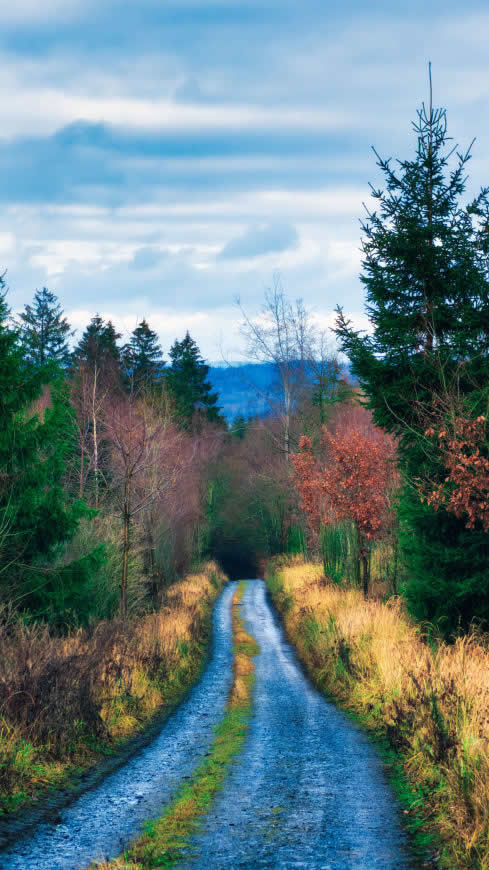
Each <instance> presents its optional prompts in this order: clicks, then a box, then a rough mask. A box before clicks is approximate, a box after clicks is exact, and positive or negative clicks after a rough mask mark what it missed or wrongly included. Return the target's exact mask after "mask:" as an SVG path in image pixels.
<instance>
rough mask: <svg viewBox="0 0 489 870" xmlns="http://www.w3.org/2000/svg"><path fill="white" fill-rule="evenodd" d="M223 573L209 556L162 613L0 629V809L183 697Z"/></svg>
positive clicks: (90, 759) (61, 777)
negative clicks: (65, 628) (89, 623)
mask: <svg viewBox="0 0 489 870" xmlns="http://www.w3.org/2000/svg"><path fill="white" fill-rule="evenodd" d="M225 579H226V578H225V577H224V575H223V574H222V572H221V571H220V570H219V569H218V567H217V566H216V565H215V564H214V563H212V562H210V563H208V564H207V565H205V566H204V567H203V568H202V570H201V571H200V572H199V573H195V574H192V575H190V576H188V577H186V578H185V579H184V580H182V581H180V582H178V583H175V584H174V585H173V586H171V587H170V588H169V589H168V592H167V594H166V596H165V600H164V603H163V606H162V608H161V609H160V610H159V611H158V612H156V613H151V614H148V615H146V616H144V617H141V618H138V619H132V620H129V621H127V622H121V621H120V620H114V621H113V622H106V623H100V624H99V625H98V626H97V627H96V629H95V630H94V631H92V632H90V633H88V632H82V631H77V632H76V633H74V634H72V635H71V636H68V637H65V638H59V637H56V636H52V635H50V633H49V631H48V629H46V628H36V627H32V628H29V627H25V626H14V627H12V626H7V627H5V629H3V630H1V629H0V814H1V813H2V812H6V811H10V810H12V809H14V808H16V807H17V806H19V805H20V804H22V803H23V802H24V801H25V800H27V799H29V798H30V797H31V796H32V795H34V794H35V793H37V792H38V791H39V790H41V789H42V788H44V787H46V786H48V785H50V786H53V785H59V784H62V783H64V781H65V780H66V777H67V776H69V775H70V773H72V772H73V771H74V770H76V771H77V772H78V771H79V770H81V769H85V768H87V767H88V766H90V765H92V764H93V763H95V762H96V761H97V760H98V759H99V758H100V757H101V756H102V754H103V753H105V752H106V751H107V749H109V748H110V747H112V748H114V747H117V745H118V744H119V743H120V741H122V740H126V739H127V738H129V737H131V736H133V735H135V734H136V733H137V732H139V731H141V730H142V729H143V728H144V727H145V725H146V724H147V723H148V721H149V720H150V719H151V718H152V717H153V716H155V715H159V714H161V713H162V712H164V711H165V710H166V709H170V708H171V706H172V705H174V704H175V703H176V702H177V701H178V700H179V699H180V698H181V697H182V695H183V694H184V692H185V691H186V690H187V688H188V687H189V686H190V684H191V683H192V682H193V681H194V680H195V679H196V677H197V675H198V673H199V670H200V667H201V665H202V662H203V658H204V652H205V649H204V648H205V643H206V641H207V639H208V636H209V628H210V612H211V605H212V602H213V601H214V600H215V598H216V597H217V595H218V594H219V591H220V590H221V589H222V586H223V583H224V581H225Z"/></svg>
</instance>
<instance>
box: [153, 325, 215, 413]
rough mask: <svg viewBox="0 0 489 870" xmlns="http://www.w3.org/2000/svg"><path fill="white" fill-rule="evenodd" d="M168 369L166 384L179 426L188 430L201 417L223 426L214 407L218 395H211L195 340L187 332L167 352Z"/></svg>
mask: <svg viewBox="0 0 489 870" xmlns="http://www.w3.org/2000/svg"><path fill="white" fill-rule="evenodd" d="M170 359H171V367H170V368H169V369H168V371H167V374H166V378H165V383H166V386H167V389H168V391H169V393H170V395H171V396H172V398H173V400H174V402H175V405H176V410H177V414H178V416H179V418H180V420H181V423H182V426H184V427H185V428H188V427H189V426H190V425H191V423H192V420H193V419H194V418H195V417H196V416H197V417H200V416H201V415H202V414H204V415H205V417H206V418H207V420H209V421H210V422H212V423H223V422H224V421H223V418H222V417H221V415H220V413H219V412H220V410H221V409H220V408H219V407H218V405H217V402H218V398H219V397H218V394H217V393H214V392H213V391H212V386H211V384H210V383H209V381H208V379H207V376H208V373H209V366H208V365H206V364H205V362H204V361H203V359H202V356H201V354H200V351H199V348H198V347H197V344H196V343H195V341H194V339H193V338H191V337H190V335H189V333H188V332H187V334H186V336H185V338H184V339H182V341H175V343H174V344H173V346H172V348H171V350H170Z"/></svg>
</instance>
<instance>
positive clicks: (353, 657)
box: [269, 560, 489, 870]
mask: <svg viewBox="0 0 489 870" xmlns="http://www.w3.org/2000/svg"><path fill="white" fill-rule="evenodd" d="M269 584H270V588H271V591H272V595H273V597H274V599H275V601H276V603H277V606H278V607H279V609H280V610H281V612H282V614H283V617H284V621H285V626H286V630H287V633H288V635H289V637H290V639H291V640H292V641H293V643H294V644H295V646H296V647H297V649H298V652H299V655H300V657H301V659H302V660H303V661H304V663H305V664H306V666H307V668H308V669H309V670H310V672H311V675H312V676H313V678H314V680H315V681H316V683H317V684H318V685H319V687H320V688H322V689H323V690H324V691H325V692H326V693H327V694H330V695H333V696H334V697H336V698H337V699H338V700H339V701H340V703H341V704H342V706H344V707H345V708H347V709H348V710H350V711H352V712H353V713H355V714H356V715H358V716H359V717H360V719H361V720H362V722H363V723H364V724H365V725H366V726H367V727H368V728H370V729H372V730H374V731H376V732H377V733H380V734H383V735H385V736H386V737H387V738H388V740H389V742H390V744H391V746H392V747H394V748H395V750H396V751H397V752H398V753H399V754H400V757H401V758H402V763H403V768H404V773H405V775H406V777H407V780H408V782H409V783H410V785H411V786H412V788H413V789H414V791H415V793H416V798H415V799H413V800H412V801H411V806H412V807H413V805H415V804H419V812H420V814H421V816H422V818H423V819H424V820H425V821H426V822H427V826H428V828H429V827H430V826H431V828H432V829H436V831H437V832H438V833H439V835H440V836H441V842H442V847H441V856H440V862H441V865H442V866H444V867H446V868H450V870H455V868H469V867H470V868H481V870H487V868H489V644H488V639H487V638H485V637H482V636H480V635H477V634H472V635H469V636H466V637H462V638H459V639H458V640H457V641H456V642H455V643H454V644H453V645H447V644H445V643H441V642H440V643H436V644H434V643H431V644H430V643H428V642H426V640H425V637H426V633H425V634H423V631H422V629H421V628H420V627H419V626H416V625H414V624H413V623H412V622H411V621H410V619H409V618H408V616H407V615H406V614H405V612H404V610H403V608H402V604H401V601H400V600H399V599H390V600H389V601H388V602H386V603H383V602H382V601H381V600H379V599H375V598H374V599H372V600H370V601H365V600H364V599H363V596H362V595H361V593H360V591H359V590H358V589H356V588H354V587H348V586H347V587H338V586H336V585H333V584H330V583H328V582H327V581H326V580H325V578H324V576H323V573H322V569H321V567H319V566H318V565H311V564H303V563H301V562H300V561H297V560H296V561H294V562H292V563H289V564H284V563H282V564H280V563H279V564H278V565H277V564H275V566H272V567H271V569H270V573H269ZM411 811H413V810H411Z"/></svg>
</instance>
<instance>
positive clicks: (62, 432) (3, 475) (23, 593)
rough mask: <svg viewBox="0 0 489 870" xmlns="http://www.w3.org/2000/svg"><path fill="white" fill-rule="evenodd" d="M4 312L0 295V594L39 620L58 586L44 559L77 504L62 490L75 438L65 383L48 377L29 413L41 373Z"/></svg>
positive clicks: (71, 522)
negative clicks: (39, 615)
mask: <svg viewBox="0 0 489 870" xmlns="http://www.w3.org/2000/svg"><path fill="white" fill-rule="evenodd" d="M1 290H3V282H1V280H0V291H1ZM8 313H9V312H8V307H7V304H6V301H5V297H4V294H3V293H1V292H0V421H1V425H0V596H1V597H2V598H4V599H5V598H7V599H8V600H9V601H13V603H14V604H20V605H21V606H22V608H23V609H30V610H31V611H35V612H38V613H42V614H43V615H44V616H45V615H47V613H48V611H50V607H51V605H52V602H53V599H54V597H55V587H56V589H57V590H58V593H59V588H60V585H61V586H62V585H63V579H62V576H60V574H59V573H58V574H55V573H54V574H53V573H51V572H50V571H49V563H50V560H51V559H52V557H53V556H54V555H55V553H56V549H57V547H58V546H59V545H60V544H62V543H64V542H66V541H67V540H69V539H70V537H71V536H72V535H73V533H74V531H75V530H76V527H77V523H78V520H79V518H80V516H81V515H82V514H83V513H84V507H83V506H82V505H81V504H79V503H77V502H73V503H70V502H69V500H68V499H67V496H66V494H65V492H64V490H63V487H62V479H63V475H64V471H65V457H66V454H67V451H68V450H69V449H70V447H71V446H72V443H73V439H74V429H73V417H72V411H71V407H70V404H69V398H68V393H67V388H66V384H65V382H64V380H63V378H62V377H60V376H58V378H57V379H54V380H52V381H51V382H50V385H49V388H44V391H45V392H44V396H43V401H42V402H41V405H42V406H43V409H42V410H41V411H40V413H35V411H36V402H38V401H39V399H40V398H41V396H42V394H43V381H44V380H45V372H44V371H43V370H42V369H37V368H34V367H33V366H32V365H28V364H27V363H28V361H27V360H26V358H25V354H24V350H23V348H22V345H21V343H20V340H19V332H18V330H16V329H12V328H10V327H9V325H8ZM78 567H79V568H80V571H81V570H82V567H83V566H81V565H79V566H78ZM77 570H78V569H77V568H76V567H75V566H69V567H68V566H66V570H65V574H66V573H67V572H68V573H69V572H71V579H72V580H73V578H74V577H76V575H77ZM62 573H63V572H62ZM58 593H56V594H58Z"/></svg>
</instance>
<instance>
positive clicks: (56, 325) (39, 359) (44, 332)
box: [20, 287, 72, 368]
mask: <svg viewBox="0 0 489 870" xmlns="http://www.w3.org/2000/svg"><path fill="white" fill-rule="evenodd" d="M20 321H21V326H20V330H21V339H22V343H23V345H24V347H25V351H26V356H27V359H28V360H29V362H31V363H32V364H33V365H35V366H37V367H40V368H42V367H44V366H45V365H47V364H48V363H55V364H57V365H61V366H63V367H65V366H67V365H68V363H69V360H70V351H69V348H68V339H69V337H70V336H71V335H72V333H71V330H70V324H69V323H68V321H67V319H66V317H64V316H63V309H62V307H61V305H60V303H59V302H58V299H57V297H56V296H55V295H54V293H51V291H50V290H48V288H47V287H43V288H42V290H36V293H35V295H34V300H33V304H32V305H26V306H25V309H24V311H23V312H22V313H21V314H20Z"/></svg>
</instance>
